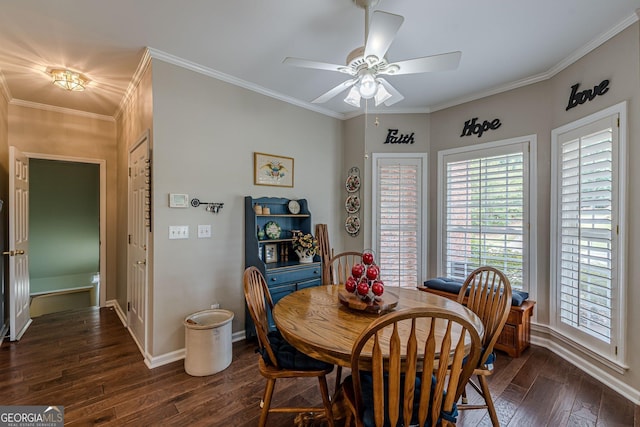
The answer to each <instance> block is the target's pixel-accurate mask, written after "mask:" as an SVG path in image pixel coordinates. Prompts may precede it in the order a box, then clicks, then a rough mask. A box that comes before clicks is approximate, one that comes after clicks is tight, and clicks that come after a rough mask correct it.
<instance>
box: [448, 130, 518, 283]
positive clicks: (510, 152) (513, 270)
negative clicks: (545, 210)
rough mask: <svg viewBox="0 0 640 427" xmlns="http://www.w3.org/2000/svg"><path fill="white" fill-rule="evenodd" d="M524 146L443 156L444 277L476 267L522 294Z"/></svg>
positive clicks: (464, 273)
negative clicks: (498, 273) (495, 274)
mask: <svg viewBox="0 0 640 427" xmlns="http://www.w3.org/2000/svg"><path fill="white" fill-rule="evenodd" d="M527 171H528V143H522V142H519V143H514V144H509V145H505V146H500V147H494V148H489V149H486V150H473V149H471V150H469V151H463V152H456V153H452V154H449V155H444V156H443V173H444V176H443V182H444V188H443V189H442V191H443V196H444V202H443V206H442V209H443V213H442V219H443V221H442V222H443V225H444V230H443V237H442V242H443V252H444V254H443V257H442V262H443V266H442V271H443V272H444V274H445V275H446V276H447V277H450V278H457V279H460V280H464V279H465V278H466V277H467V276H468V275H469V273H471V272H472V271H473V270H474V269H476V268H478V267H480V266H491V267H495V268H497V269H499V270H501V271H502V272H503V273H505V275H506V276H507V277H508V278H509V281H510V282H511V286H512V287H513V288H516V289H523V288H524V282H525V277H526V268H527V262H526V260H527V258H528V255H527V254H528V249H529V248H528V203H527V201H528V200H529V196H528V188H529V185H528V173H527Z"/></svg>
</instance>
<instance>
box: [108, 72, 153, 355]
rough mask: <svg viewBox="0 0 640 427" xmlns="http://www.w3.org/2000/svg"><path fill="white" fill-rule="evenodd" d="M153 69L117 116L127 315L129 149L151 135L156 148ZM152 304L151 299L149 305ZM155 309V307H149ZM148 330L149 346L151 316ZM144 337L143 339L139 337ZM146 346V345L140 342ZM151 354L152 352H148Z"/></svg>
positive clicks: (119, 290) (121, 271)
mask: <svg viewBox="0 0 640 427" xmlns="http://www.w3.org/2000/svg"><path fill="white" fill-rule="evenodd" d="M151 75H152V67H151V64H150V63H146V68H145V69H144V70H143V72H142V73H141V77H140V80H139V81H138V82H137V85H136V87H135V88H134V89H133V90H132V92H131V94H130V97H129V98H128V99H127V101H126V103H125V104H124V106H123V108H122V111H121V112H120V114H119V115H118V117H117V120H116V123H117V157H118V180H117V188H118V199H117V200H118V209H117V214H116V215H117V221H118V225H119V227H118V235H117V253H116V257H117V265H118V271H117V286H116V289H115V290H116V293H115V295H114V296H113V298H115V299H116V300H117V302H118V305H119V306H120V309H121V310H122V312H123V313H125V315H126V313H127V250H128V240H127V234H128V206H129V205H128V191H129V174H128V168H129V149H130V148H131V147H132V146H134V145H135V144H136V143H137V142H138V141H139V140H140V139H141V138H142V137H143V136H144V135H145V134H147V133H148V135H149V146H150V148H152V147H153V95H152V88H151ZM148 254H149V255H148V258H149V259H151V258H152V257H153V234H150V235H149V245H148ZM148 271H149V276H148V280H149V284H150V289H149V295H152V294H153V271H152V270H151V269H148ZM151 303H152V300H151V298H149V304H151ZM149 310H151V306H149ZM145 327H146V335H147V343H148V345H151V341H150V340H151V331H152V330H153V318H151V316H149V317H148V319H147V323H146V325H145ZM139 338H142V337H139ZM140 345H141V346H144V345H145V343H140ZM145 350H146V351H148V349H145Z"/></svg>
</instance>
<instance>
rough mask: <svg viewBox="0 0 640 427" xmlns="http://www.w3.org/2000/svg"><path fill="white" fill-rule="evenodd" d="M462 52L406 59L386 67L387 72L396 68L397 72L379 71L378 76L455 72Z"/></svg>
mask: <svg viewBox="0 0 640 427" xmlns="http://www.w3.org/2000/svg"><path fill="white" fill-rule="evenodd" d="M461 57H462V52H460V51H457V52H449V53H442V54H440V55H431V56H425V57H422V58H415V59H408V60H406V61H400V62H394V63H393V64H389V67H387V68H388V69H389V70H393V69H394V68H395V67H394V66H397V67H398V68H399V69H398V70H397V71H390V72H385V71H384V70H383V71H380V74H393V75H394V76H395V75H398V74H414V73H428V72H432V71H447V70H455V69H456V68H458V64H460V58H461Z"/></svg>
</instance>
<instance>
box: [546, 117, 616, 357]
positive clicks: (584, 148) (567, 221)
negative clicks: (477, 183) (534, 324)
mask: <svg viewBox="0 0 640 427" xmlns="http://www.w3.org/2000/svg"><path fill="white" fill-rule="evenodd" d="M621 109H622V110H623V111H624V110H625V109H626V108H624V107H621V106H616V107H614V108H613V109H609V110H606V111H604V112H601V113H598V114H595V115H593V116H590V117H588V118H585V119H582V120H580V121H578V122H575V123H572V124H569V125H567V126H564V127H562V128H560V129H556V130H554V131H553V132H552V150H553V151H552V155H553V157H552V160H553V177H552V190H553V195H552V229H551V232H552V233H551V246H552V253H551V273H552V277H551V286H552V292H551V294H552V304H554V307H555V311H552V313H553V312H555V319H553V320H552V322H554V326H555V327H556V328H557V329H559V330H560V331H561V332H562V333H563V334H564V335H566V336H568V337H569V338H571V339H573V340H575V341H578V342H580V343H583V344H585V345H587V347H588V348H591V349H593V350H596V351H597V352H598V353H599V354H601V355H604V356H606V357H608V358H609V359H612V360H614V361H621V360H622V355H621V353H622V352H621V349H620V340H621V337H622V336H624V335H623V331H622V322H621V319H620V317H621V316H624V314H623V313H622V311H623V310H624V304H621V303H620V301H622V294H623V291H624V289H623V286H622V283H623V275H622V272H623V271H624V267H623V265H622V259H623V257H622V255H623V253H622V249H623V246H622V243H623V242H622V241H621V240H622V239H620V238H619V236H620V235H621V233H620V234H619V228H620V226H621V225H622V224H623V222H622V221H621V213H622V212H624V205H623V198H622V197H621V195H622V194H623V193H622V192H621V191H620V188H621V184H624V182H623V180H624V177H625V175H624V172H623V169H624V164H623V163H622V162H620V161H619V159H622V158H624V157H623V154H622V152H623V151H624V150H621V147H623V146H624V144H622V139H621V138H620V132H619V129H620V128H619V124H618V123H619V119H620V113H621V111H620V110H621Z"/></svg>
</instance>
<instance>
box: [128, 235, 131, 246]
mask: <svg viewBox="0 0 640 427" xmlns="http://www.w3.org/2000/svg"><path fill="white" fill-rule="evenodd" d="M128 238H129V244H131V234H129V236H128Z"/></svg>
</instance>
